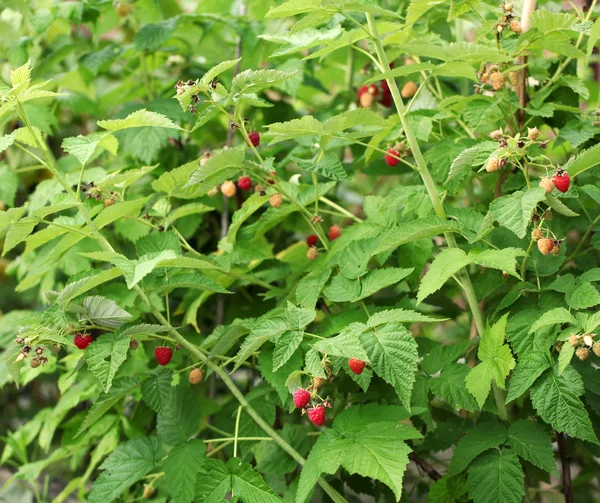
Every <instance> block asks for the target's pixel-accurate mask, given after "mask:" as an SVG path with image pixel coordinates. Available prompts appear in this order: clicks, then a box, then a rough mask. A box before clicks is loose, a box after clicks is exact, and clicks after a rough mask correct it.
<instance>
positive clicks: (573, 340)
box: [569, 334, 579, 348]
mask: <svg viewBox="0 0 600 503" xmlns="http://www.w3.org/2000/svg"><path fill="white" fill-rule="evenodd" d="M569 344H570V345H571V346H573V347H574V348H576V347H577V346H579V336H578V335H577V334H571V335H569Z"/></svg>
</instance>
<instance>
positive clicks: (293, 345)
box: [273, 330, 304, 372]
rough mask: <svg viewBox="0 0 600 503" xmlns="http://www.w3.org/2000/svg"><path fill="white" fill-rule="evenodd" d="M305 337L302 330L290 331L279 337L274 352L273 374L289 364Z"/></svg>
mask: <svg viewBox="0 0 600 503" xmlns="http://www.w3.org/2000/svg"><path fill="white" fill-rule="evenodd" d="M303 337H304V332H302V331H301V330H288V331H287V332H284V333H283V334H281V335H280V336H279V337H278V339H277V340H276V341H275V350H274V351H273V372H276V371H277V370H279V369H280V368H281V367H283V365H285V364H286V363H287V361H288V360H289V359H290V358H291V357H292V355H293V354H294V352H295V351H296V349H298V346H300V343H301V342H302V339H303Z"/></svg>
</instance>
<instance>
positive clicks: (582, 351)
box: [575, 348, 590, 361]
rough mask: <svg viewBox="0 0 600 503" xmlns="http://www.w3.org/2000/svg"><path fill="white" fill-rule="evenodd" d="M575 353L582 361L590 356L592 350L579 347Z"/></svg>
mask: <svg viewBox="0 0 600 503" xmlns="http://www.w3.org/2000/svg"><path fill="white" fill-rule="evenodd" d="M575 355H576V356H577V358H579V359H580V360H581V361H585V360H587V359H588V358H589V357H590V350H589V349H587V348H577V349H576V350H575Z"/></svg>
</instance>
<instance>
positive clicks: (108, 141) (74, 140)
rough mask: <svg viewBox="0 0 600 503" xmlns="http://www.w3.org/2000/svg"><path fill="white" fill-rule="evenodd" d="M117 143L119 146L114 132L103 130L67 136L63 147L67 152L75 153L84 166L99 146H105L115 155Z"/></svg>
mask: <svg viewBox="0 0 600 503" xmlns="http://www.w3.org/2000/svg"><path fill="white" fill-rule="evenodd" d="M115 144H116V145H117V146H118V142H117V139H116V138H115V137H114V136H113V135H112V134H110V133H105V132H103V133H92V134H90V135H88V136H82V135H79V136H72V137H69V138H65V139H64V140H63V142H62V148H63V150H64V151H65V152H67V153H69V154H71V155H73V156H74V157H75V158H76V159H77V160H78V161H79V163H80V164H81V165H82V166H85V165H86V164H87V162H88V161H89V160H90V159H91V158H92V157H93V155H94V154H95V152H96V149H97V148H98V147H104V148H105V149H106V150H108V151H109V152H111V153H112V154H113V155H114V154H116V147H115Z"/></svg>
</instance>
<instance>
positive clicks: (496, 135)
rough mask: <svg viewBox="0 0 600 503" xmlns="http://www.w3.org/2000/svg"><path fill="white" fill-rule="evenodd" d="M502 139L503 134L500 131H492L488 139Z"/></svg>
mask: <svg viewBox="0 0 600 503" xmlns="http://www.w3.org/2000/svg"><path fill="white" fill-rule="evenodd" d="M503 137H504V134H503V133H502V129H496V131H492V132H491V133H490V138H491V139H492V140H496V141H498V140H501V139H502V138H503Z"/></svg>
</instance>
